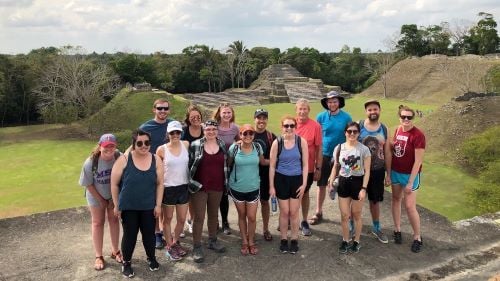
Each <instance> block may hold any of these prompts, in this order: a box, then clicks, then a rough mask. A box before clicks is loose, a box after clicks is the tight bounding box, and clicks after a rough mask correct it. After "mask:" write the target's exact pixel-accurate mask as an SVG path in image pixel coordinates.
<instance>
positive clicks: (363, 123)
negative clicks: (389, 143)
mask: <svg viewBox="0 0 500 281" xmlns="http://www.w3.org/2000/svg"><path fill="white" fill-rule="evenodd" d="M358 124H359V129H360V131H361V129H363V128H364V127H365V126H364V125H365V120H364V119H363V120H359V122H358ZM380 126H382V131H383V132H384V138H385V139H386V140H387V137H388V136H387V127H386V126H385V125H384V124H382V123H380Z"/></svg>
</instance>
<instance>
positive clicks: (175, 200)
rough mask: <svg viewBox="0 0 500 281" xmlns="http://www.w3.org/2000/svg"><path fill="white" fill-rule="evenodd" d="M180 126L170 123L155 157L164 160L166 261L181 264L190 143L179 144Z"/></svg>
mask: <svg viewBox="0 0 500 281" xmlns="http://www.w3.org/2000/svg"><path fill="white" fill-rule="evenodd" d="M181 133H182V125H181V123H179V122H178V121H171V122H170V123H169V124H168V127H167V134H168V139H169V142H168V143H166V144H164V145H162V146H160V147H158V150H157V151H156V154H157V155H158V156H160V157H161V158H162V159H163V167H164V183H163V185H164V187H165V189H164V192H163V201H162V203H163V208H162V212H163V233H164V235H165V239H166V241H167V247H166V253H165V255H166V257H167V258H169V259H170V260H173V261H178V260H181V259H182V257H183V256H185V255H186V254H187V252H186V250H185V249H184V248H183V247H182V246H181V245H180V242H179V237H180V234H181V232H182V230H183V228H184V223H185V221H186V214H187V210H188V204H187V203H188V198H189V197H188V189H187V184H188V182H189V169H188V162H189V153H188V147H189V142H187V141H181V140H180V139H181ZM174 210H175V213H176V221H177V223H176V225H175V228H174V233H173V234H174V235H173V236H172V228H171V226H170V225H171V222H172V218H173V216H174Z"/></svg>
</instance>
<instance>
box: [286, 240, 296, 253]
mask: <svg viewBox="0 0 500 281" xmlns="http://www.w3.org/2000/svg"><path fill="white" fill-rule="evenodd" d="M298 251H299V241H297V240H292V241H290V249H289V250H288V252H289V253H290V254H292V255H294V254H295V253H297V252H298Z"/></svg>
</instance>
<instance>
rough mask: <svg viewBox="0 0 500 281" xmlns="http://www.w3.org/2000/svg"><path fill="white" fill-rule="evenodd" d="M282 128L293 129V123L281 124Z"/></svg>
mask: <svg viewBox="0 0 500 281" xmlns="http://www.w3.org/2000/svg"><path fill="white" fill-rule="evenodd" d="M283 128H285V129H288V128H290V129H293V128H295V124H283Z"/></svg>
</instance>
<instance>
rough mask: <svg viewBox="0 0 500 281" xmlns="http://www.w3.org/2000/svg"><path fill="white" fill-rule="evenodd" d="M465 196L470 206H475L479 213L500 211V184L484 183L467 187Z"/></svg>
mask: <svg viewBox="0 0 500 281" xmlns="http://www.w3.org/2000/svg"><path fill="white" fill-rule="evenodd" d="M467 195H468V196H469V198H470V199H471V202H470V203H471V204H473V205H475V206H476V208H477V209H478V210H480V211H481V213H494V212H498V211H500V204H498V202H500V184H494V183H484V184H480V185H477V186H473V187H469V189H468V191H467Z"/></svg>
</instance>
